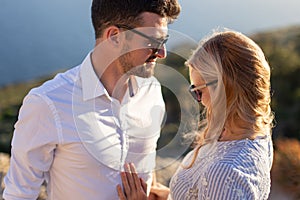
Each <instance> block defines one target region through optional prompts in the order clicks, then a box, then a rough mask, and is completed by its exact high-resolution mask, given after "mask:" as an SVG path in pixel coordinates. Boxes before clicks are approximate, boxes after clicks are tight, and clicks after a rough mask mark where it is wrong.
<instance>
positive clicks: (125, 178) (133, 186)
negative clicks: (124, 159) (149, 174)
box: [117, 163, 147, 200]
mask: <svg viewBox="0 0 300 200" xmlns="http://www.w3.org/2000/svg"><path fill="white" fill-rule="evenodd" d="M124 168H125V172H121V179H122V184H123V188H124V190H122V187H121V185H117V192H118V196H119V199H120V200H147V184H146V182H145V181H144V180H143V179H141V178H139V177H138V175H137V173H136V170H135V167H134V165H133V163H130V164H125V166H124Z"/></svg>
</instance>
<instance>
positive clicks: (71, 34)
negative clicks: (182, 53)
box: [0, 0, 300, 87]
mask: <svg viewBox="0 0 300 200" xmlns="http://www.w3.org/2000/svg"><path fill="white" fill-rule="evenodd" d="M179 2H180V4H181V6H182V12H181V14H180V16H179V18H178V19H177V20H176V21H175V22H174V23H173V24H171V25H170V26H169V30H170V32H172V31H173V32H176V33H177V34H175V36H174V35H173V36H172V35H171V37H170V40H169V41H168V43H167V47H172V44H174V43H176V42H177V41H180V39H178V37H176V35H177V36H178V35H180V36H182V37H185V38H188V40H192V41H193V42H194V43H197V42H198V41H199V40H200V39H201V38H202V37H204V36H205V35H207V34H209V33H210V32H211V31H212V29H214V28H217V27H227V28H230V29H234V30H237V31H240V32H242V33H244V34H246V35H247V34H252V33H255V32H258V31H265V30H269V29H277V28H282V27H286V26H290V25H300V12H299V8H300V1H299V0H226V1H225V0H206V1H204V0H179ZM90 6H91V0H89V1H88V0H76V1H74V0H63V1H61V0H26V1H25V0H1V1H0V74H1V79H0V87H1V85H5V84H10V83H13V82H21V81H24V80H30V79H33V78H36V77H40V76H44V75H47V74H51V73H54V72H57V71H59V70H64V69H68V68H71V67H73V66H76V65H78V64H79V63H81V62H82V60H83V59H84V58H85V56H86V54H87V53H88V52H89V51H91V50H92V48H93V45H94V32H93V28H92V25H91V19H90ZM182 37H181V38H182ZM170 49H171V48H170Z"/></svg>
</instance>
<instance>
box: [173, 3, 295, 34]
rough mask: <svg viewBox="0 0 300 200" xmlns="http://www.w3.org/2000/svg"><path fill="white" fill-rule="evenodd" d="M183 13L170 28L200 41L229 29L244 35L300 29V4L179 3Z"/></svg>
mask: <svg viewBox="0 0 300 200" xmlns="http://www.w3.org/2000/svg"><path fill="white" fill-rule="evenodd" d="M179 2H180V3H181V5H182V13H181V15H180V17H179V18H178V20H177V21H176V22H175V23H174V24H173V25H171V26H170V28H173V29H175V30H178V31H179V30H180V31H181V32H183V33H184V34H187V35H189V36H190V37H192V38H194V39H196V40H199V39H200V38H201V37H203V36H204V35H206V34H208V33H209V32H210V31H211V30H212V29H214V28H216V27H218V26H220V27H227V28H231V29H234V30H237V31H241V32H243V33H245V34H251V33H255V32H257V31H263V30H267V29H276V28H280V27H284V26H288V25H300V12H299V8H300V1H299V0H226V1H225V0H207V1H203V0H202V1H201V0H179Z"/></svg>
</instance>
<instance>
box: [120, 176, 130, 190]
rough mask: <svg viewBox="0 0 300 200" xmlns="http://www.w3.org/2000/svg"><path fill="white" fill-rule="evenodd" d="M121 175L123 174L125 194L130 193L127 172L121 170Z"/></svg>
mask: <svg viewBox="0 0 300 200" xmlns="http://www.w3.org/2000/svg"><path fill="white" fill-rule="evenodd" d="M120 175H121V179H122V184H123V188H124V192H125V195H128V194H129V193H130V186H129V183H128V180H127V176H126V172H121V173H120Z"/></svg>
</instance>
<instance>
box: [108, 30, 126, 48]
mask: <svg viewBox="0 0 300 200" xmlns="http://www.w3.org/2000/svg"><path fill="white" fill-rule="evenodd" d="M104 37H105V38H106V40H107V42H109V43H111V44H112V45H114V46H119V45H120V43H121V41H122V39H123V38H124V37H123V34H121V32H120V29H119V28H117V27H116V26H110V27H108V28H107V29H106V30H105V31H104Z"/></svg>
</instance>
